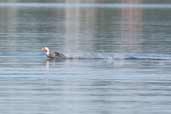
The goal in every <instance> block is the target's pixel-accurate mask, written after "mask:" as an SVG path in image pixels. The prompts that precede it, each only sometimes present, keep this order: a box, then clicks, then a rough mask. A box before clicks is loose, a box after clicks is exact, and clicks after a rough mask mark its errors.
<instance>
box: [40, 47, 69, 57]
mask: <svg viewBox="0 0 171 114" xmlns="http://www.w3.org/2000/svg"><path fill="white" fill-rule="evenodd" d="M42 51H43V53H44V54H45V55H46V56H47V57H48V58H49V59H65V58H66V57H65V55H64V54H62V53H59V52H56V51H55V52H53V51H51V50H50V49H49V48H48V47H43V48H42Z"/></svg>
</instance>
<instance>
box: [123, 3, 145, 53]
mask: <svg viewBox="0 0 171 114" xmlns="http://www.w3.org/2000/svg"><path fill="white" fill-rule="evenodd" d="M121 1H122V3H124V4H125V3H126V4H141V3H142V1H143V0H121ZM142 25H143V9H140V8H138V9H136V8H123V9H121V43H122V45H123V46H124V47H122V48H123V49H126V50H127V51H131V52H132V51H140V50H141V47H140V45H139V44H140V43H141V42H142V41H141V40H142V38H141V34H140V33H141V32H142V31H143V26H142Z"/></svg>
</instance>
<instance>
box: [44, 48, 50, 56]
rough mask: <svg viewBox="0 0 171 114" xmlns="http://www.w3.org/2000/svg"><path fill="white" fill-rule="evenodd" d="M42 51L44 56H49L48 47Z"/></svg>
mask: <svg viewBox="0 0 171 114" xmlns="http://www.w3.org/2000/svg"><path fill="white" fill-rule="evenodd" d="M42 51H43V52H44V53H45V54H46V56H49V54H50V50H49V48H48V47H44V48H42Z"/></svg>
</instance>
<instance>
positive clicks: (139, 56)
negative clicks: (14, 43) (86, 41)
mask: <svg viewBox="0 0 171 114" xmlns="http://www.w3.org/2000/svg"><path fill="white" fill-rule="evenodd" d="M42 51H43V53H44V54H45V55H46V56H47V57H48V59H56V60H61V59H110V60H111V59H112V60H118V59H119V60H171V55H170V54H150V53H93V54H79V55H67V54H66V55H64V54H62V53H60V52H56V51H51V50H50V49H49V48H48V47H44V48H42Z"/></svg>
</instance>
